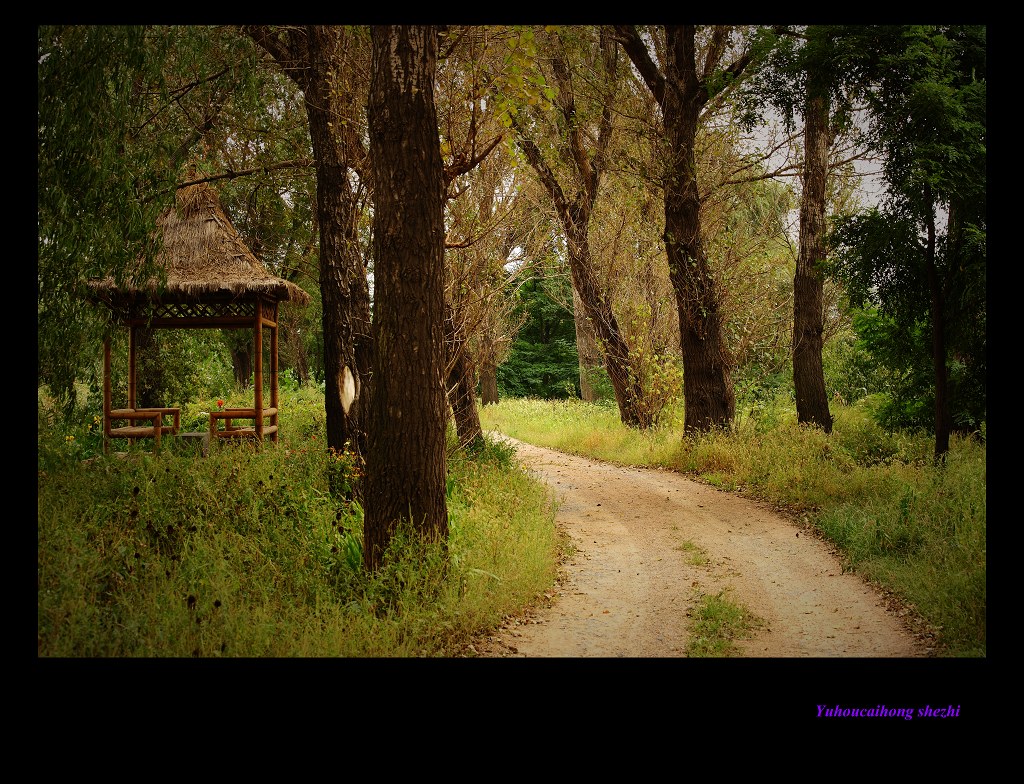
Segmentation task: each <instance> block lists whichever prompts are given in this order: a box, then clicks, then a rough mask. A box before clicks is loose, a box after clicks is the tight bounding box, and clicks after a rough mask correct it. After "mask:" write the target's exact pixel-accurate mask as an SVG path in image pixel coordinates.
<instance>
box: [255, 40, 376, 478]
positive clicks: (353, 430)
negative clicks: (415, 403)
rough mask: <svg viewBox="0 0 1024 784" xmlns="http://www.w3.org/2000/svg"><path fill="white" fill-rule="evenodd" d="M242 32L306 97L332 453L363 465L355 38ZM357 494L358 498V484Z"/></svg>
mask: <svg viewBox="0 0 1024 784" xmlns="http://www.w3.org/2000/svg"><path fill="white" fill-rule="evenodd" d="M242 29H243V30H244V31H245V32H246V33H247V34H248V35H249V36H251V37H252V38H253V40H254V41H256V43H257V44H259V45H260V46H261V47H262V48H263V49H265V50H266V51H267V52H269V53H270V54H271V55H273V57H274V59H275V60H276V61H277V62H278V64H279V65H280V66H281V68H282V70H283V71H284V73H285V74H286V75H287V76H288V77H289V78H291V79H292V80H293V81H294V82H295V83H296V84H297V85H298V87H299V88H300V89H301V90H302V91H303V95H304V97H305V103H306V116H307V118H308V121H309V135H310V142H311V143H312V147H313V158H314V161H315V164H316V178H317V194H316V196H317V205H316V206H317V221H318V225H319V227H320V293H321V298H322V302H323V314H322V316H321V327H322V330H323V340H324V358H323V359H324V386H325V394H324V407H325V409H326V427H327V447H328V448H330V449H335V450H337V451H339V452H340V451H342V450H346V449H347V450H349V451H352V452H354V453H355V454H356V457H357V459H364V458H365V454H366V427H365V419H366V410H367V405H368V400H369V397H370V390H369V387H370V373H371V369H372V366H373V343H372V340H371V333H370V293H369V287H368V284H367V276H366V265H365V264H364V263H363V258H362V254H361V253H360V250H359V245H358V242H357V237H356V222H357V218H358V204H357V194H356V191H355V186H354V185H353V183H352V177H351V174H352V170H353V167H354V166H355V164H356V162H359V163H360V164H361V163H362V161H363V160H364V158H365V153H364V150H363V149H362V145H361V142H360V141H359V138H358V132H357V129H358V127H359V123H358V122H357V121H356V120H357V114H358V111H359V109H358V106H357V101H356V100H355V96H354V94H353V92H352V90H350V89H346V88H345V87H344V85H342V84H341V83H340V81H339V80H340V78H341V76H340V75H341V74H342V73H344V71H345V68H344V66H345V55H346V53H347V52H348V51H349V49H350V47H352V46H353V42H352V40H351V34H350V33H349V32H347V31H346V29H345V27H344V26H341V25H328V26H315V25H314V26H309V27H306V28H285V29H283V30H280V31H275V30H272V29H271V28H269V27H266V26H262V25H260V26H256V25H250V26H244V27H243V28H242ZM346 370H347V371H348V372H349V373H350V374H351V376H352V378H353V380H354V382H355V392H356V394H355V399H354V400H353V401H352V403H351V405H350V406H349V408H348V410H346V408H345V405H344V400H343V388H344V380H345V372H346ZM354 492H355V495H357V496H358V495H359V492H360V488H359V486H358V485H357V486H356V487H355V488H354Z"/></svg>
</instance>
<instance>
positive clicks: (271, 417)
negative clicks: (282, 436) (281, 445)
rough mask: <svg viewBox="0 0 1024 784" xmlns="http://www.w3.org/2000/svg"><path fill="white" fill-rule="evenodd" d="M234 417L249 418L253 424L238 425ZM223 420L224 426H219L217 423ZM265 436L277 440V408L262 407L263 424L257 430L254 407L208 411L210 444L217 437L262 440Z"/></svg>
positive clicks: (215, 440)
mask: <svg viewBox="0 0 1024 784" xmlns="http://www.w3.org/2000/svg"><path fill="white" fill-rule="evenodd" d="M236 419H251V420H253V424H252V426H251V427H249V426H246V427H238V426H237V425H236V424H235V420H236ZM220 422H223V423H224V427H223V428H221V427H220V425H219V423H220ZM267 436H270V437H271V439H272V440H274V441H276V440H277V409H276V408H264V409H263V426H262V427H261V428H260V430H259V432H257V429H256V409H255V408H225V409H224V410H223V411H211V412H210V444H211V445H212V444H214V443H216V442H217V441H218V439H223V438H237V439H242V438H256V439H259V440H263V439H264V438H266V437H267Z"/></svg>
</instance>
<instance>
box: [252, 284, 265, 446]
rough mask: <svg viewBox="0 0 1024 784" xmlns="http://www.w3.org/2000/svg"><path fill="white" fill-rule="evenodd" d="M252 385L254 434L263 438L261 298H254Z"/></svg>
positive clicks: (260, 438)
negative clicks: (253, 388) (254, 404)
mask: <svg viewBox="0 0 1024 784" xmlns="http://www.w3.org/2000/svg"><path fill="white" fill-rule="evenodd" d="M252 353H253V358H254V359H255V361H256V368H255V370H254V371H253V386H254V387H255V388H256V436H257V438H259V440H260V441H262V440H263V299H262V298H261V297H257V298H256V329H255V334H254V335H253V352H252Z"/></svg>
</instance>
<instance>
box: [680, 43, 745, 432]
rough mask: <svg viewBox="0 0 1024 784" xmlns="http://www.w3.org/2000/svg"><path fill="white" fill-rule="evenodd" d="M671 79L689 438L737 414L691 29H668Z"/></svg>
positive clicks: (704, 94) (702, 95)
mask: <svg viewBox="0 0 1024 784" xmlns="http://www.w3.org/2000/svg"><path fill="white" fill-rule="evenodd" d="M665 32H666V39H667V40H666V48H667V50H668V72H667V80H668V82H669V83H670V84H672V85H674V86H675V87H676V88H677V89H666V90H665V94H664V96H665V97H664V101H663V103H662V112H663V116H664V122H665V132H666V134H667V136H668V142H669V150H670V154H671V155H672V171H671V173H670V174H669V177H668V180H667V182H666V184H665V247H666V250H667V251H668V266H669V279H670V280H671V282H672V288H673V291H674V292H675V295H676V306H677V309H678V311H679V339H680V347H681V349H682V355H683V400H684V411H685V415H684V422H683V430H684V432H686V433H695V432H705V431H708V430H711V429H713V428H719V427H728V426H729V425H730V424H731V422H732V418H733V415H734V413H735V410H736V397H735V394H734V392H733V386H732V377H731V375H730V374H731V370H732V368H731V364H732V363H731V360H730V357H729V354H728V351H727V350H726V346H725V340H724V338H723V336H722V313H721V310H720V295H719V292H718V287H717V285H716V283H715V280H714V277H713V275H712V272H711V268H710V265H709V263H708V257H707V251H706V249H705V247H704V238H703V237H702V236H701V222H700V192H699V191H698V188H697V161H696V153H695V150H696V138H697V127H698V123H699V117H700V109H701V107H702V106H703V104H704V103H705V102H706V100H707V92H706V88H705V86H704V83H703V81H698V79H697V71H696V65H695V52H694V49H695V44H694V39H695V28H694V26H693V25H683V26H682V27H666V30H665Z"/></svg>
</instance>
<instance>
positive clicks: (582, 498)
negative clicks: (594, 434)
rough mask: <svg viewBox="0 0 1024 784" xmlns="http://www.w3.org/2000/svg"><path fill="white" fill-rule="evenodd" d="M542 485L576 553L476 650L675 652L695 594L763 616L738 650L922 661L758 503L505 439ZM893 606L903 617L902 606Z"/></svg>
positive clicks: (865, 595) (913, 645)
mask: <svg viewBox="0 0 1024 784" xmlns="http://www.w3.org/2000/svg"><path fill="white" fill-rule="evenodd" d="M509 441H511V442H512V443H513V444H514V445H515V446H516V449H517V456H518V458H519V460H520V461H521V462H522V463H523V464H524V466H526V467H527V468H528V469H529V470H530V471H531V472H533V473H534V474H535V475H537V476H538V477H539V478H541V479H542V480H544V481H545V482H547V484H548V485H550V486H551V488H552V489H553V490H554V492H555V494H556V496H557V498H558V501H559V507H558V513H557V524H558V525H559V526H561V527H562V528H563V530H564V531H565V532H566V533H567V534H568V536H569V537H570V538H571V540H572V542H573V544H574V546H575V553H574V554H573V555H572V556H571V557H570V559H569V560H568V562H567V563H565V564H563V565H562V570H563V573H564V574H563V576H562V579H560V581H559V583H558V585H557V586H556V588H555V591H554V593H553V594H552V596H551V597H550V601H549V602H548V603H547V606H545V607H540V608H537V609H536V610H534V611H532V612H531V613H529V614H528V615H527V616H525V617H519V618H510V619H507V620H506V622H505V624H504V625H503V627H502V629H500V630H499V631H498V632H497V633H495V634H492V635H490V636H489V637H487V638H486V639H483V640H480V641H478V642H477V643H476V644H475V646H474V650H475V655H477V656H480V657H684V656H686V655H687V654H686V648H687V642H688V640H689V634H690V632H689V627H690V623H691V621H690V618H689V617H688V613H689V612H690V611H691V610H692V608H693V607H694V606H695V605H696V603H697V601H698V600H699V598H700V596H701V595H702V594H718V593H719V592H721V591H725V592H726V593H725V596H727V597H728V598H729V599H731V600H732V601H733V602H736V603H738V604H740V605H742V606H743V607H746V608H747V609H748V610H749V611H750V612H751V613H753V614H754V615H756V616H757V617H758V618H760V619H761V621H762V625H761V627H760V628H759V629H758V630H757V631H755V632H754V633H753V636H752V637H750V638H749V639H746V640H740V641H737V646H738V648H739V653H738V655H739V656H743V657H920V656H927V655H928V651H927V650H926V649H925V647H924V644H923V643H922V642H921V641H919V639H918V638H917V637H916V636H915V635H914V634H913V632H912V630H911V629H910V628H909V627H908V626H907V624H906V623H905V620H906V617H905V615H906V613H905V611H891V610H888V609H887V605H891V604H892V603H891V601H887V599H886V598H885V597H884V596H883V595H882V594H881V593H879V592H878V591H877V590H876V589H874V588H873V587H871V586H870V585H868V584H866V583H865V582H864V581H863V580H862V579H861V578H859V577H857V576H855V575H854V574H852V573H845V574H844V573H843V571H842V566H841V563H840V561H839V559H838V558H837V557H836V556H835V554H834V552H833V551H832V550H831V549H830V547H829V546H828V545H827V544H826V543H825V542H823V541H822V540H820V539H818V538H816V537H815V536H813V535H810V533H809V532H808V531H807V530H806V529H803V528H801V527H800V526H799V525H798V524H796V523H794V522H792V521H790V520H788V519H785V518H783V517H781V516H779V515H778V514H777V513H776V512H773V511H772V510H771V509H770V508H769V507H768V506H767V505H765V504H760V503H757V502H754V501H749V500H746V499H743V498H741V497H738V496H736V495H733V494H730V493H726V492H723V491H719V490H716V489H715V488H713V487H709V486H706V485H702V484H700V483H697V482H694V481H692V480H690V479H687V478H686V477H684V476H682V475H679V474H674V473H671V472H667V471H659V470H651V469H637V468H624V467H621V466H615V465H610V464H607V463H601V462H597V461H594V460H588V459H585V458H581V457H575V456H573V455H568V454H564V453H561V452H556V451H553V450H550V449H544V448H541V447H537V446H532V445H530V444H525V443H523V442H519V441H514V440H513V439H509ZM898 613H902V614H903V617H901V615H900V614H898Z"/></svg>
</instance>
